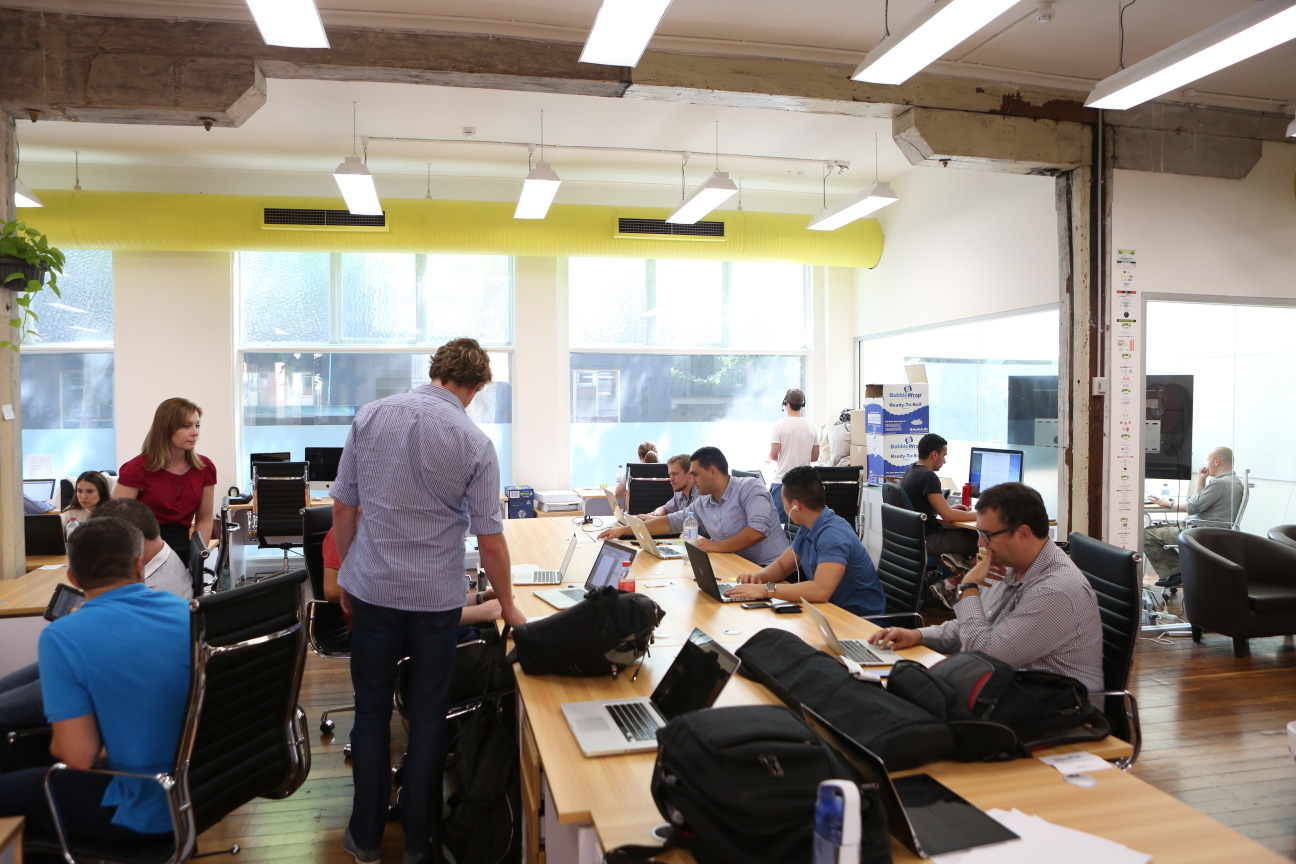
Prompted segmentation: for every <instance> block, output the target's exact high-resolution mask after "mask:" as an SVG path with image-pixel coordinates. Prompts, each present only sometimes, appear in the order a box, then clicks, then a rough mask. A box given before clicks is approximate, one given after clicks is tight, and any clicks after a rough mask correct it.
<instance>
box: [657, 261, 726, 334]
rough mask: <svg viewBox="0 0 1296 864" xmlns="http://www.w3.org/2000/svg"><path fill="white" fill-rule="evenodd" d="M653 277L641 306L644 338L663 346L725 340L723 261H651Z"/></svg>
mask: <svg viewBox="0 0 1296 864" xmlns="http://www.w3.org/2000/svg"><path fill="white" fill-rule="evenodd" d="M651 263H652V264H653V265H655V267H654V268H653V269H654V270H655V271H656V272H655V274H654V275H655V278H654V279H653V282H652V286H651V291H650V293H649V298H650V300H651V305H650V306H648V308H646V309H644V315H645V317H647V318H648V320H649V321H650V324H649V331H648V332H649V337H648V341H649V343H650V344H652V345H660V346H662V347H664V348H683V347H697V348H714V347H719V346H722V345H728V344H730V343H729V342H728V341H727V340H726V339H725V329H726V327H727V326H728V318H727V316H726V315H725V299H726V298H725V289H724V266H725V265H724V263H723V262H720V261H653V262H651Z"/></svg>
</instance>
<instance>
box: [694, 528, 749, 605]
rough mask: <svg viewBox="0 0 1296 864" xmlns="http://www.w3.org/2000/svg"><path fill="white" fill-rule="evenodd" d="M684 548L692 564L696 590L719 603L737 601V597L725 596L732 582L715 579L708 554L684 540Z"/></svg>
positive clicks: (732, 584)
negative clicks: (696, 585)
mask: <svg viewBox="0 0 1296 864" xmlns="http://www.w3.org/2000/svg"><path fill="white" fill-rule="evenodd" d="M684 548H685V549H686V550H687V551H688V557H689V564H691V565H692V566H693V578H694V579H696V580H697V584H698V590H700V591H701V592H702V593H703V594H705V595H707V596H708V597H710V598H711V599H713V600H719V601H720V602H721V603H737V602H739V598H737V597H726V596H725V592H726V591H728V590H729V589H730V588H732V587H734V583H733V582H717V581H716V576H715V570H713V569H711V556H710V555H708V554H707V553H705V552H703V551H702V550H701V549H699V548H697V547H696V546H694V545H693V544H692V543H688V542H685V544H684Z"/></svg>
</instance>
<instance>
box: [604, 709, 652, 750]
mask: <svg viewBox="0 0 1296 864" xmlns="http://www.w3.org/2000/svg"><path fill="white" fill-rule="evenodd" d="M606 707H607V710H608V713H609V714H611V715H612V720H613V722H614V723H616V725H617V728H618V729H620V730H621V733H622V734H623V735H625V737H626V740H627V741H652V740H654V739H655V738H656V737H657V730H658V729H660V728H661V724H660V723H658V722H657V718H656V717H654V716H653V714H652V712H651V711H649V710H648V706H646V705H644V704H643V703H642V702H629V703H618V704H615V705H608V706H606Z"/></svg>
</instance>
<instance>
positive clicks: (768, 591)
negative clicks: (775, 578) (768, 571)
mask: <svg viewBox="0 0 1296 864" xmlns="http://www.w3.org/2000/svg"><path fill="white" fill-rule="evenodd" d="M777 587H778V586H777V585H776V584H775V583H773V582H766V583H765V596H766V597H773V596H774V589H776V588H777Z"/></svg>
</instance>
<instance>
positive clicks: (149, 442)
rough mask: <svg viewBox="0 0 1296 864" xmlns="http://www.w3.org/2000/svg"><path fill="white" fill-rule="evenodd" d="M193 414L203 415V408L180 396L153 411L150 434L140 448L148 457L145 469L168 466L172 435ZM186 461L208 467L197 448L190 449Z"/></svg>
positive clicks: (200, 468) (197, 466)
mask: <svg viewBox="0 0 1296 864" xmlns="http://www.w3.org/2000/svg"><path fill="white" fill-rule="evenodd" d="M191 414H197V415H198V416H199V417H202V409H201V408H199V407H198V406H197V405H195V404H194V403H192V402H190V401H189V400H188V399H181V398H180V397H179V396H172V397H171V398H170V399H167V400H166V401H164V402H163V403H162V404H161V405H159V406H158V407H157V410H156V411H154V412H153V425H152V426H150V427H149V431H148V434H147V435H145V436H144V446H143V447H141V448H140V452H141V453H143V454H144V456H145V457H146V461H145V465H144V470H145V471H161V470H162V469H163V468H165V467H166V465H167V462H168V461H169V460H170V459H171V436H172V435H174V434H175V433H176V430H177V429H179V428H180V427H181V426H183V425H184V424H185V423H186V422H187V421H188V420H189V415H191ZM185 461H187V462H188V463H189V465H190V467H192V468H197V469H199V470H202V469H203V468H206V467H207V463H206V462H204V461H203V458H202V457H201V456H199V455H198V451H196V450H190V451H188V452H187V453H186V454H185Z"/></svg>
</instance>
